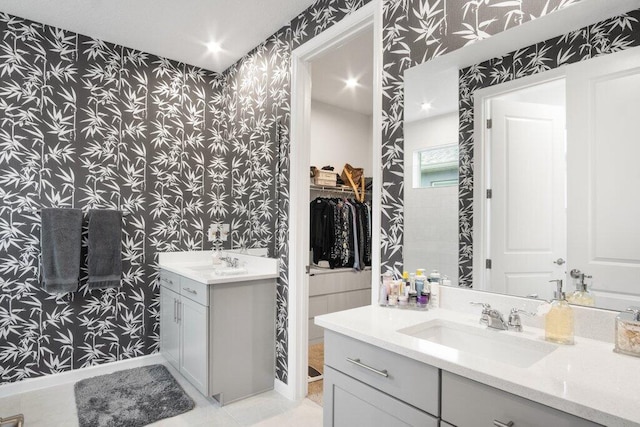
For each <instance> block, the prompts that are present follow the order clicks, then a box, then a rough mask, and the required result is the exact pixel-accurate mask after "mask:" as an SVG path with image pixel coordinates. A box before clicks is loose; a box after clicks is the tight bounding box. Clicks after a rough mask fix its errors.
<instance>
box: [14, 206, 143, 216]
mask: <svg viewBox="0 0 640 427" xmlns="http://www.w3.org/2000/svg"><path fill="white" fill-rule="evenodd" d="M20 212H29V213H37V214H39V213H40V212H41V210H40V209H33V208H22V209H21V210H20ZM82 213H85V214H86V213H88V211H82ZM129 213H130V212H129V211H125V210H123V211H122V216H127V215H129Z"/></svg>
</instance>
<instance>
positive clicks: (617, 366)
mask: <svg viewBox="0 0 640 427" xmlns="http://www.w3.org/2000/svg"><path fill="white" fill-rule="evenodd" d="M435 319H443V320H449V321H453V322H458V323H465V324H468V325H469V326H475V327H482V328H484V327H485V326H481V325H478V319H479V315H470V314H467V313H461V312H457V311H451V310H444V309H434V310H429V311H415V310H408V309H406V310H402V309H398V308H387V307H379V306H366V307H360V308H356V309H352V310H346V311H341V312H337V313H331V314H325V315H322V316H317V317H316V318H315V323H316V325H318V326H321V327H323V328H325V329H328V330H331V331H335V332H338V333H340V334H343V335H346V336H349V337H352V338H355V339H358V340H361V341H364V342H366V343H369V344H372V345H375V346H379V347H382V348H384V349H385V350H389V351H392V352H395V353H398V354H401V355H404V356H407V357H410V358H412V359H415V360H418V361H421V362H424V363H427V364H429V365H432V366H435V367H437V368H440V369H443V370H445V371H449V372H452V373H454V374H458V375H461V376H463V377H466V378H469V379H472V380H475V381H478V382H481V383H483V384H487V385H489V386H492V387H495V388H498V389H501V390H504V391H507V392H509V393H513V394H515V395H518V396H522V397H524V398H527V399H530V400H533V401H535V402H538V403H541V404H543V405H547V406H550V407H552V408H556V409H559V410H561V411H565V412H568V413H570V414H573V415H576V416H578V417H582V418H585V419H588V420H591V421H593V422H596V423H600V424H603V425H606V426H611V427H615V426H633V425H640V397H639V394H638V387H640V358H636V357H632V356H625V355H620V354H617V353H614V352H613V345H612V344H610V343H605V342H602V341H596V340H592V339H588V338H582V337H576V338H575V345H572V346H563V345H559V346H558V348H557V349H556V350H555V351H553V352H552V353H551V354H549V355H548V356H546V357H544V358H543V359H541V360H540V361H538V362H536V363H535V364H533V365H532V366H530V367H528V368H518V367H515V366H512V365H508V364H504V363H501V362H498V361H494V360H489V359H485V358H482V357H479V356H476V355H474V354H471V353H465V352H460V351H457V350H455V349H451V348H448V347H444V346H441V345H438V344H435V343H431V342H429V341H426V340H422V339H419V338H415V337H412V336H409V335H405V334H402V333H399V332H397V331H398V330H399V329H402V328H406V327H409V326H413V325H416V324H418V323H422V322H426V321H429V320H435ZM496 333H499V334H505V335H510V334H513V335H517V336H519V337H526V338H529V339H532V340H542V339H543V336H544V330H541V329H536V328H532V327H525V328H524V331H523V332H513V331H496Z"/></svg>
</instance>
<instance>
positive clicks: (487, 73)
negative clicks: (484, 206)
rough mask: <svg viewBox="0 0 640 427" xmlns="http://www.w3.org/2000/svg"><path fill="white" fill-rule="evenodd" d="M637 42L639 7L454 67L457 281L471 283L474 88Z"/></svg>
mask: <svg viewBox="0 0 640 427" xmlns="http://www.w3.org/2000/svg"><path fill="white" fill-rule="evenodd" d="M639 45H640V10H636V11H633V12H630V13H628V14H624V15H621V16H618V17H614V18H611V19H607V20H604V21H601V22H598V23H595V24H593V25H590V26H587V27H584V28H581V29H579V30H576V31H572V32H570V33H567V34H565V35H563V36H560V37H555V38H553V39H550V40H545V41H541V42H540V43H537V44H534V45H532V46H527V47H523V48H522V49H520V50H517V51H515V52H511V53H509V54H507V55H505V56H503V57H500V58H492V59H488V60H487V61H484V62H482V63H480V64H476V65H473V66H471V67H468V68H465V69H463V70H460V80H459V82H460V98H459V105H460V111H459V117H460V119H459V123H460V134H459V135H460V196H459V204H460V210H459V223H460V253H459V257H458V258H459V272H460V278H459V283H460V286H468V287H470V286H472V283H471V279H472V266H473V241H472V238H473V145H474V139H473V127H474V95H475V92H476V91H477V90H479V89H482V88H486V87H489V86H493V85H496V84H500V83H505V82H508V81H512V80H515V79H519V78H522V77H525V76H530V75H534V74H538V73H542V72H545V71H548V70H552V69H554V68H558V67H562V66H564V65H568V64H573V63H575V62H579V61H585V60H588V59H591V58H594V57H597V56H602V55H607V54H610V53H614V52H619V51H622V50H625V49H628V48H631V47H636V46H639Z"/></svg>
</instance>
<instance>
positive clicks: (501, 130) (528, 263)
mask: <svg viewBox="0 0 640 427" xmlns="http://www.w3.org/2000/svg"><path fill="white" fill-rule="evenodd" d="M605 3H606V4H605ZM613 3H615V4H613ZM553 15H555V16H553ZM639 22H640V2H638V1H618V2H596V1H588V0H583V2H580V3H578V4H576V5H574V6H571V7H568V8H566V9H565V10H562V11H559V12H558V13H555V14H552V15H549V16H548V17H543V18H541V19H539V20H535V21H532V22H529V23H526V24H523V25H521V26H519V27H516V28H513V29H510V30H507V31H505V32H503V33H500V34H498V35H497V36H494V37H491V38H489V39H487V40H483V41H480V42H477V43H475V44H473V45H469V46H465V47H464V48H462V49H459V50H458V51H455V52H453V53H451V54H447V55H443V56H441V57H438V58H436V59H434V60H432V61H429V62H427V63H425V64H422V65H420V66H417V67H414V68H412V69H409V70H407V72H406V73H405V158H404V161H405V163H404V164H405V241H404V253H403V256H404V262H405V267H406V268H405V269H407V270H412V269H415V268H424V267H426V268H428V269H432V268H436V269H438V270H441V273H442V274H445V275H447V276H449V278H450V279H451V280H452V283H453V284H454V285H459V286H463V287H470V288H471V287H472V288H474V289H478V290H486V291H491V292H499V293H506V294H510V295H515V296H522V297H529V298H539V299H551V298H552V296H553V290H554V287H553V286H552V284H551V283H548V282H549V281H550V280H553V279H563V280H565V283H566V285H565V289H566V291H567V294H571V293H572V292H573V291H574V290H575V289H576V288H577V287H580V283H581V282H584V283H586V285H587V287H588V291H589V293H590V294H591V296H593V302H590V301H589V299H584V300H581V301H576V303H581V304H584V305H591V304H592V303H593V305H595V306H597V307H600V308H607V309H613V310H624V309H626V308H627V307H628V306H630V305H640V197H638V188H640V167H639V166H638V162H639V159H640V125H639V124H640V121H639V120H638V118H640V96H639V94H640V47H638V46H640V23H639ZM453 141H456V142H457V144H458V148H459V157H458V160H457V163H458V176H457V177H455V181H454V178H451V179H445V178H443V180H445V181H446V182H447V184H446V185H439V184H437V185H434V186H426V185H421V183H422V182H423V181H424V180H423V179H420V178H421V175H420V174H421V170H422V169H424V166H425V165H428V162H427V161H425V160H422V153H429V152H434V153H439V155H440V157H441V159H442V160H443V163H448V164H449V165H450V164H451V162H452V161H453V160H452V158H451V156H452V155H453V154H452V153H453V152H452V151H451V152H449V156H447V155H444V153H443V151H442V150H443V149H444V148H445V147H450V146H451V144H452V142H453ZM457 154H458V153H456V155H457ZM442 167H443V168H444V167H445V165H443V166H442ZM436 169H437V167H436ZM427 182H428V180H427ZM452 184H453V185H452Z"/></svg>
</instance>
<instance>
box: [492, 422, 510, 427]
mask: <svg viewBox="0 0 640 427" xmlns="http://www.w3.org/2000/svg"><path fill="white" fill-rule="evenodd" d="M493 425H494V426H495V427H513V426H514V425H515V424H514V422H513V421H509V422H507V423H503V422H502V421H498V420H493Z"/></svg>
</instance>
